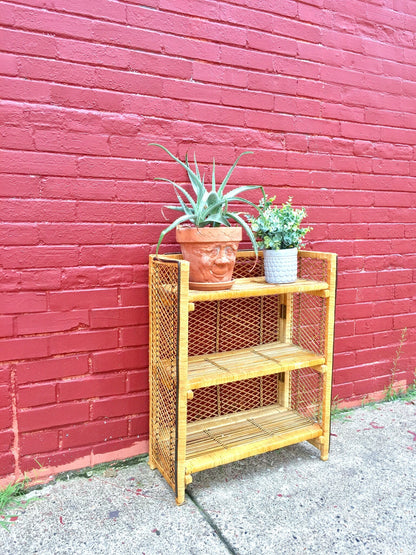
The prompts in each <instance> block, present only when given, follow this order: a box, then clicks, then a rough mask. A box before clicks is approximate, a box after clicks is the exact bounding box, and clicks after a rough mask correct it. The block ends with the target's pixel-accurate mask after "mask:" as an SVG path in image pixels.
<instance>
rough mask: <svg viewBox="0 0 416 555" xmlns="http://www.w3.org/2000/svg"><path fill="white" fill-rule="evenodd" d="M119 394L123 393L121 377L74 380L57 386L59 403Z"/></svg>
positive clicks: (123, 381)
mask: <svg viewBox="0 0 416 555" xmlns="http://www.w3.org/2000/svg"><path fill="white" fill-rule="evenodd" d="M121 393H125V378H124V376H123V375H117V376H99V377H98V376H97V377H84V378H76V379H72V380H66V381H64V382H61V383H59V385H58V398H59V401H60V402H63V401H76V400H79V399H88V398H90V397H95V398H96V397H105V396H110V395H117V394H121Z"/></svg>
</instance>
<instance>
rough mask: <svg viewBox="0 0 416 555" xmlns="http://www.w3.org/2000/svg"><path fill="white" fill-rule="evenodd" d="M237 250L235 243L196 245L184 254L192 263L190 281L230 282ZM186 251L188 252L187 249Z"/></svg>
mask: <svg viewBox="0 0 416 555" xmlns="http://www.w3.org/2000/svg"><path fill="white" fill-rule="evenodd" d="M182 249H183V246H182ZM237 249H238V244H237V243H234V242H229V243H222V244H217V243H200V244H198V245H195V247H194V248H193V249H192V251H189V252H186V253H184V254H185V256H186V259H187V260H189V262H190V275H189V279H190V281H202V282H222V281H230V280H231V277H232V273H233V268H234V264H235V258H236V254H237ZM185 250H187V249H186V247H185Z"/></svg>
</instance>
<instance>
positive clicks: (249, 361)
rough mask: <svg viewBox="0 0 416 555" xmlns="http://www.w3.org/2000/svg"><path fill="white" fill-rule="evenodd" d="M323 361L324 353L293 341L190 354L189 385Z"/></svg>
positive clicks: (322, 362)
mask: <svg viewBox="0 0 416 555" xmlns="http://www.w3.org/2000/svg"><path fill="white" fill-rule="evenodd" d="M323 364H325V357H324V356H323V355H322V354H316V353H313V352H311V351H308V350H305V349H302V348H301V347H299V346H297V345H293V344H292V343H281V342H274V343H266V344H264V345H256V346H254V347H247V348H245V349H238V350H234V351H225V352H221V353H213V354H207V355H197V356H192V357H190V358H189V361H188V387H189V388H190V389H199V388H201V387H209V386H211V385H219V384H224V383H229V382H235V381H239V380H246V379H248V378H254V377H258V376H266V375H268V374H275V373H278V372H289V371H291V370H297V369H299V368H306V367H315V366H320V365H323Z"/></svg>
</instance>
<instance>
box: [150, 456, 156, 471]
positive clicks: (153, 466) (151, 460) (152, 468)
mask: <svg viewBox="0 0 416 555" xmlns="http://www.w3.org/2000/svg"><path fill="white" fill-rule="evenodd" d="M148 463H149V466H150V469H151V470H155V469H156V464H155V462H154V460H153V457H149V461H148Z"/></svg>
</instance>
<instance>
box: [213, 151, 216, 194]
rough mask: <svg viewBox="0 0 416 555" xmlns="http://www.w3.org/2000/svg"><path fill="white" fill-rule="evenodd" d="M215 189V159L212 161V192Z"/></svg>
mask: <svg viewBox="0 0 416 555" xmlns="http://www.w3.org/2000/svg"><path fill="white" fill-rule="evenodd" d="M216 188H217V186H216V183H215V158H213V159H212V190H213V191H215V190H216Z"/></svg>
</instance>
